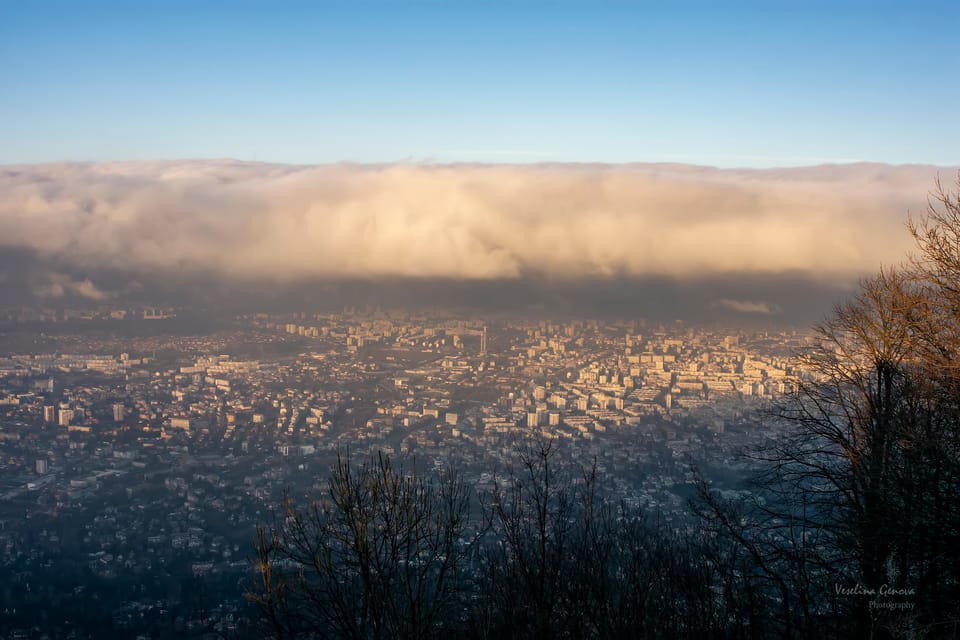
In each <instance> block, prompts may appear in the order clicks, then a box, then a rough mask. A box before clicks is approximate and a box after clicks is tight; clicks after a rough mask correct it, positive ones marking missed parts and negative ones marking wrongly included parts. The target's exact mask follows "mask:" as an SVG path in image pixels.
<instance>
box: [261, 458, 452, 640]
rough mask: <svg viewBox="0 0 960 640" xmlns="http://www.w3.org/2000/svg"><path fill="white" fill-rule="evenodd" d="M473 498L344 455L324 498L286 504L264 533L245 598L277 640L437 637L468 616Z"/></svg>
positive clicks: (387, 463) (442, 481) (388, 465)
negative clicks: (254, 580) (464, 594)
mask: <svg viewBox="0 0 960 640" xmlns="http://www.w3.org/2000/svg"><path fill="white" fill-rule="evenodd" d="M468 497H469V493H468V491H467V489H466V487H465V485H464V483H463V481H462V478H461V477H460V476H459V474H457V473H454V472H449V473H447V474H446V475H443V476H441V477H440V478H439V479H437V480H433V479H424V478H421V477H419V476H417V475H416V474H415V473H414V472H412V471H410V472H405V471H404V470H403V469H398V468H395V467H394V466H393V463H392V462H391V460H390V458H389V457H387V456H384V455H378V456H377V457H376V458H374V459H372V460H370V461H368V462H366V463H364V464H362V465H355V464H353V463H352V462H351V460H350V458H349V457H348V456H344V455H338V457H337V463H336V466H335V467H334V469H333V473H332V475H331V477H330V481H329V489H328V491H327V494H326V495H325V496H324V498H323V499H321V500H316V501H313V502H311V503H310V504H309V505H308V506H306V507H305V508H299V507H297V506H296V505H295V504H294V503H293V501H292V500H290V499H289V498H288V499H287V500H285V502H284V505H283V511H282V513H281V514H280V518H279V519H278V520H277V521H276V522H275V523H274V524H273V525H272V526H270V527H259V528H258V530H257V538H256V554H257V555H256V557H257V570H258V573H259V582H258V584H257V585H256V587H255V588H251V589H249V590H248V592H247V597H248V598H249V599H250V600H252V601H253V602H254V603H256V604H257V605H258V607H259V608H260V610H261V614H262V617H263V620H264V622H265V624H266V627H267V630H268V632H269V633H270V634H272V635H273V636H275V637H317V638H322V637H331V638H356V639H361V638H362V639H367V638H375V639H379V638H431V637H438V636H440V635H442V634H443V632H444V629H445V628H448V627H449V626H450V625H451V624H454V623H456V622H457V621H458V620H459V618H460V617H461V615H460V612H461V609H462V603H461V599H460V597H459V596H460V592H461V590H462V587H463V583H464V581H465V579H466V570H467V565H466V560H467V555H468V551H469V543H468V542H465V541H464V534H465V532H466V531H467V527H468V518H469V499H468Z"/></svg>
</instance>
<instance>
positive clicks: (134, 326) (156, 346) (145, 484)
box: [0, 309, 808, 637]
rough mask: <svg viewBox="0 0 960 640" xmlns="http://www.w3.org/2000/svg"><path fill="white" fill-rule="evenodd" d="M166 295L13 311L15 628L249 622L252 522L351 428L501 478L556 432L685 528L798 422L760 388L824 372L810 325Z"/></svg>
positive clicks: (11, 586) (235, 625) (670, 522)
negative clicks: (180, 303)
mask: <svg viewBox="0 0 960 640" xmlns="http://www.w3.org/2000/svg"><path fill="white" fill-rule="evenodd" d="M148 311H149V313H148V312H147V311H141V312H138V313H134V312H133V311H130V312H124V313H119V312H117V311H113V312H101V313H99V314H97V313H85V314H83V315H82V316H80V317H77V316H73V317H71V314H70V313H69V312H66V313H65V312H63V311H58V312H50V313H49V314H46V315H44V314H36V315H34V316H31V317H23V316H20V317H14V316H13V315H12V314H11V315H9V316H8V317H7V322H6V324H5V325H4V333H5V336H2V337H0V338H2V339H3V340H4V344H5V345H6V347H5V351H4V352H3V354H2V356H0V452H2V456H0V589H2V595H3V598H2V600H3V602H4V603H5V607H6V610H5V615H4V616H3V618H2V620H3V622H0V634H7V635H10V634H14V632H17V633H20V632H22V633H24V634H27V635H26V636H16V635H12V636H11V637H32V636H34V635H37V636H38V637H39V635H40V634H43V633H52V634H54V635H56V633H57V631H58V630H59V631H63V630H65V629H71V628H75V629H78V630H80V631H82V632H83V633H86V634H87V635H91V634H92V635H96V634H97V633H100V632H105V631H104V630H109V632H110V633H111V634H113V635H115V636H117V637H124V636H129V637H136V636H137V635H139V633H141V632H147V633H154V634H161V635H162V634H163V633H167V634H175V635H184V634H187V635H189V634H191V633H193V634H197V635H200V634H202V633H203V632H219V633H231V632H236V633H240V631H242V629H243V628H244V624H245V620H246V619H247V618H248V617H249V615H250V612H249V609H248V608H247V605H246V604H245V603H244V601H243V599H242V589H241V588H240V587H239V586H238V585H239V584H241V583H243V581H244V580H249V579H250V578H251V577H252V569H251V564H250V560H249V558H250V551H251V543H252V539H253V535H254V528H255V525H256V524H257V523H258V522H264V521H269V520H270V519H271V518H272V517H273V515H272V514H273V513H275V511H276V509H277V508H278V506H279V505H281V504H282V502H283V499H284V496H285V495H287V494H290V495H294V496H317V495H319V494H320V492H321V491H322V490H323V488H324V486H325V482H326V480H327V477H328V475H329V469H330V465H331V463H332V462H333V461H334V460H335V458H336V455H337V453H338V452H349V455H350V456H352V457H354V458H358V459H362V458H363V457H365V456H369V455H376V454H377V453H381V452H382V453H385V454H388V455H392V456H394V457H395V458H397V459H399V460H403V461H404V464H407V465H410V466H416V467H417V468H419V469H423V470H425V471H430V470H434V469H440V468H443V467H444V466H446V465H450V464H455V465H457V467H458V468H459V469H462V470H463V472H464V474H465V477H466V479H467V480H468V482H469V483H470V485H472V487H474V488H475V490H476V491H477V492H478V495H482V494H483V493H484V492H485V491H489V490H491V489H492V487H493V486H494V483H495V482H496V479H497V478H498V477H500V476H502V475H503V474H505V473H506V472H507V470H508V469H509V468H510V466H511V464H512V462H513V458H514V455H515V451H516V446H517V444H518V443H522V442H524V441H528V440H530V439H544V440H552V441H554V442H556V445H557V450H558V451H559V452H560V455H562V456H563V458H564V460H565V461H566V463H567V464H569V465H571V467H573V468H575V467H576V466H577V465H580V466H583V465H587V464H590V463H592V462H593V461H596V469H597V473H598V479H599V483H598V484H599V486H601V487H603V488H604V490H605V491H608V492H610V493H611V494H613V495H616V497H617V498H618V499H620V500H623V501H624V503H625V504H629V505H631V506H633V507H637V508H642V509H644V510H646V511H647V512H649V513H652V514H656V516H657V518H658V519H659V521H661V522H663V523H664V526H669V527H671V528H673V529H675V530H676V531H678V532H682V531H683V530H684V529H685V528H686V527H688V526H690V523H689V521H688V518H689V516H688V514H689V511H688V509H687V508H686V501H687V499H688V498H689V497H690V496H691V494H692V484H691V481H692V479H693V474H694V469H699V470H701V471H702V472H703V473H704V474H705V475H706V476H707V477H708V478H709V479H710V480H711V481H712V482H713V483H714V486H715V487H717V488H718V489H720V490H722V491H730V492H736V491H739V490H740V489H741V487H740V486H739V485H738V481H739V480H740V479H741V478H742V477H743V475H744V473H745V472H746V470H747V469H746V463H745V462H744V459H743V458H741V457H740V455H739V453H740V451H742V450H743V449H744V448H745V447H750V446H752V445H756V444H762V443H764V442H767V441H769V440H770V439H772V438H775V437H776V434H777V430H778V428H779V427H778V424H777V422H776V421H775V420H772V419H770V418H769V416H766V417H764V416H763V414H762V413H761V412H762V410H763V409H764V408H765V407H769V406H770V405H771V403H772V402H774V401H775V400H776V399H777V398H778V397H780V396H783V395H784V394H787V393H789V392H790V391H791V389H793V386H794V384H795V383H796V381H797V380H798V379H800V378H801V377H803V376H805V375H808V374H807V372H806V371H805V370H804V367H803V364H802V361H801V359H800V358H799V357H798V355H797V354H798V353H800V351H801V350H802V349H803V347H804V345H805V344H806V341H807V340H808V336H806V335H805V334H802V333H797V332H794V331H749V332H744V331H742V330H737V329H726V330H724V329H719V328H693V327H687V326H685V325H683V324H682V323H675V324H671V325H669V326H662V325H656V324H647V323H645V322H643V321H642V320H636V321H633V320H631V321H621V322H610V321H567V322H557V321H542V322H520V321H511V320H505V319H502V318H499V319H498V318H488V319H469V320H468V319H464V318H458V317H454V316H452V315H447V314H441V313H419V314H412V313H401V312H395V313H387V312H379V311H377V312H369V313H358V312H354V311H352V310H348V311H346V312H344V313H340V314H308V313H298V314H293V315H286V316H277V315H268V314H257V315H248V316H241V317H237V318H235V319H233V320H232V321H231V322H229V323H227V324H225V325H222V326H220V327H219V328H215V329H211V330H204V331H193V332H191V331H188V330H185V329H184V328H183V327H182V326H180V325H175V324H172V323H174V322H176V311H175V310H172V309H165V310H156V309H151V310H148ZM26 336H31V338H30V339H26ZM14 344H17V345H21V346H19V347H18V348H13V347H12V346H11V345H14ZM29 345H32V348H31V346H29ZM91 604H95V606H94V607H92V608H91V606H90V605H91ZM91 610H96V612H97V616H95V617H96V618H97V620H99V621H98V622H94V621H93V619H92V618H91V617H90V616H91V613H90V611H91ZM104 616H106V618H107V619H103V618H104ZM97 625H101V626H99V627H98V626H97ZM98 629H99V630H100V631H98ZM83 633H81V637H82V636H83Z"/></svg>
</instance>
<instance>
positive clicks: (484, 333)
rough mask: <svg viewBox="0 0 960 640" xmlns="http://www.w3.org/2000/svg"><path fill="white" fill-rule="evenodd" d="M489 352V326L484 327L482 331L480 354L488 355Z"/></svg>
mask: <svg viewBox="0 0 960 640" xmlns="http://www.w3.org/2000/svg"><path fill="white" fill-rule="evenodd" d="M486 353H487V328H486V327H484V328H483V331H482V332H481V333H480V354H481V355H486Z"/></svg>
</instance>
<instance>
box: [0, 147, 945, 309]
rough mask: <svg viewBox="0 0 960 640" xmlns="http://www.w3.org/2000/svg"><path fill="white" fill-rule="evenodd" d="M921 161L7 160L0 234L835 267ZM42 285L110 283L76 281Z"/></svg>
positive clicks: (399, 259) (871, 259)
mask: <svg viewBox="0 0 960 640" xmlns="http://www.w3.org/2000/svg"><path fill="white" fill-rule="evenodd" d="M935 176H936V169H935V168H933V167H919V166H906V167H889V166H884V165H850V166H826V167H816V168H806V169H770V170H755V171H754V170H718V169H710V168H703V167H692V166H685V165H562V164H548V165H524V166H511V165H417V164H399V165H385V166H352V165H325V166H316V167H303V166H286V165H269V164H252V163H239V162H230V161H185V162H143V163H104V164H51V165H27V166H6V167H0V194H3V195H2V196H0V229H2V230H3V231H2V234H0V245H7V246H16V247H26V248H29V249H32V250H34V251H36V252H38V253H40V254H41V255H43V256H49V257H56V258H57V259H58V260H61V261H64V262H66V263H69V264H77V265H87V266H97V267H111V268H121V269H123V268H138V269H148V270H161V271H162V270H178V271H183V270H190V269H197V270H204V271H213V272H219V273H223V274H233V275H238V276H244V277H250V276H267V277H271V278H277V279H293V278H328V277H330V278H332V277H354V276H359V277H378V276H407V277H448V278H475V279H490V278H518V277H522V276H524V275H525V274H530V273H536V274H540V275H545V276H549V277H556V278H568V277H579V276H592V277H593V276H604V275H617V276H647V275H669V276H677V277H684V276H698V275H704V274H711V273H728V272H750V273H776V272H782V271H800V272H805V273H812V274H816V275H818V276H822V277H827V278H834V277H842V278H848V277H855V276H856V275H858V274H862V273H869V272H873V271H875V270H876V269H877V268H878V267H879V266H880V264H881V263H890V262H895V261H898V260H900V259H901V258H902V256H903V255H904V252H905V251H906V250H907V249H908V248H909V247H910V244H911V243H910V238H909V236H908V234H907V233H906V232H905V229H904V226H903V222H904V220H905V217H906V214H907V211H908V210H912V211H914V212H916V211H919V210H922V208H923V207H924V205H925V198H926V194H927V192H928V191H929V189H930V187H931V186H932V184H933V179H934V177H935ZM45 286H46V289H44V290H45V295H48V296H51V295H56V294H57V292H58V291H60V295H63V293H64V292H65V291H67V290H69V291H72V292H73V293H75V294H77V295H83V296H85V297H89V298H92V299H102V298H98V296H107V295H109V294H107V293H105V292H103V291H100V290H99V289H98V288H97V287H96V286H95V285H94V284H93V283H92V282H89V281H86V282H85V281H81V282H79V283H76V282H75V283H73V284H72V285H67V284H65V283H63V282H60V281H51V282H50V283H49V284H48V285H45ZM58 287H59V289H58ZM727 302H736V301H727ZM731 308H733V307H731Z"/></svg>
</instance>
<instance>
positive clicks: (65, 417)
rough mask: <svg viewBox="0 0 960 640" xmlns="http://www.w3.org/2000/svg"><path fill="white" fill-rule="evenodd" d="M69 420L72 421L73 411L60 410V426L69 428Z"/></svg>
mask: <svg viewBox="0 0 960 640" xmlns="http://www.w3.org/2000/svg"><path fill="white" fill-rule="evenodd" d="M71 420H73V409H60V421H59V422H60V426H61V427H67V426H69V425H70V421H71Z"/></svg>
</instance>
